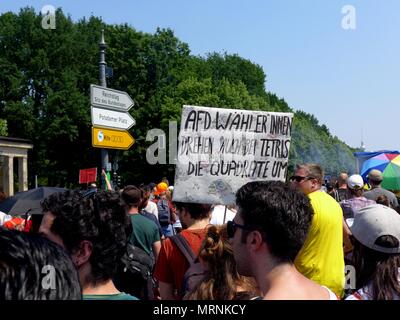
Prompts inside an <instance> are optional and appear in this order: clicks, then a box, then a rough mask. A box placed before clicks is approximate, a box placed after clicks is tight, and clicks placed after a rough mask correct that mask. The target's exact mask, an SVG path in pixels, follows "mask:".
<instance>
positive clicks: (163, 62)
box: [0, 8, 354, 187]
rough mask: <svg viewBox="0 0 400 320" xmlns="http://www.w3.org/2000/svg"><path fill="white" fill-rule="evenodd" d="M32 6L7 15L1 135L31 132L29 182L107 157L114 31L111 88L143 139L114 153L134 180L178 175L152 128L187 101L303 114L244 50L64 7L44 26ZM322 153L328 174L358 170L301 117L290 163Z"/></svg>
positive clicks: (0, 25) (0, 44)
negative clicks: (159, 161) (102, 120)
mask: <svg viewBox="0 0 400 320" xmlns="http://www.w3.org/2000/svg"><path fill="white" fill-rule="evenodd" d="M41 19H42V17H41V15H40V14H36V13H35V12H34V10H33V9H31V8H24V9H21V11H20V12H19V14H14V13H4V14H2V15H1V16H0V68H1V70H2V72H1V73H0V118H1V119H4V120H6V121H4V122H3V121H2V122H0V134H4V135H5V134H7V131H8V135H9V136H13V137H19V138H26V139H30V140H31V141H32V142H33V144H34V149H33V150H32V152H31V154H30V157H29V174H30V179H29V181H30V182H31V186H32V182H33V181H34V179H33V176H34V175H38V177H39V182H40V183H41V184H48V185H54V186H56V185H59V186H67V187H72V186H76V185H77V180H78V170H79V169H82V168H88V167H93V166H99V165H100V152H99V149H96V148H93V147H92V146H91V120H90V100H89V95H90V92H89V91H90V90H89V88H90V84H97V83H98V55H99V53H98V42H99V38H100V33H101V29H105V36H106V43H107V50H106V61H107V64H108V65H109V66H111V67H112V68H113V71H114V74H113V77H112V78H111V79H108V86H109V87H111V88H115V89H117V90H123V91H126V92H128V94H129V95H130V96H131V97H132V98H133V99H134V101H135V106H134V107H133V108H132V109H131V110H130V113H131V115H132V116H133V117H134V118H135V120H136V123H137V124H136V126H134V127H133V128H132V129H131V130H130V131H131V134H132V135H133V136H134V137H135V139H136V140H137V142H136V144H135V145H134V146H133V147H132V148H131V150H129V151H124V152H121V151H119V152H115V151H110V156H111V158H115V157H117V158H118V160H119V168H120V169H119V171H120V173H121V174H122V176H123V181H124V182H125V183H139V182H143V181H144V182H150V181H158V180H160V178H161V177H162V176H167V177H168V178H169V179H170V180H172V179H173V175H174V166H172V165H157V166H151V165H149V164H148V163H147V162H146V159H145V154H146V149H147V147H148V146H149V145H150V144H151V143H152V142H147V141H145V137H146V133H147V131H148V130H149V129H152V128H161V129H163V130H164V131H165V132H166V133H168V123H169V121H170V120H175V121H177V122H178V123H179V121H180V115H181V109H182V105H185V104H187V105H202V106H213V107H220V108H223V107H228V108H241V109H248V110H262V111H280V112H293V110H292V109H291V108H290V107H289V106H288V105H287V103H286V102H285V101H284V100H283V99H281V98H278V97H277V96H276V95H275V94H273V93H269V92H266V90H265V81H266V75H265V73H264V71H263V69H262V68H261V67H260V66H259V65H257V64H254V63H252V62H251V61H249V60H247V59H244V58H241V57H239V56H238V55H235V54H228V53H224V54H219V53H211V54H209V55H207V56H206V57H199V56H193V55H191V54H190V49H189V46H188V45H187V44H186V43H183V42H182V41H180V40H179V39H178V38H176V37H175V35H174V33H173V31H172V30H169V29H167V30H165V29H158V30H157V31H156V32H155V33H154V34H148V33H143V32H140V31H137V30H135V29H134V28H133V27H131V26H129V25H128V24H124V25H106V24H105V23H104V22H103V21H102V20H101V19H99V18H97V17H93V16H92V17H90V18H88V19H86V18H84V19H82V20H80V21H78V22H73V21H72V20H71V18H70V17H68V16H66V15H65V14H64V13H63V12H62V11H61V10H60V9H59V10H57V12H56V21H57V24H56V29H48V30H45V29H42V28H41ZM308 161H315V162H318V163H321V164H322V166H323V167H324V168H325V169H326V171H327V172H328V173H332V174H333V173H337V172H339V171H340V170H349V171H352V170H354V158H353V157H352V150H351V149H350V148H349V147H348V146H347V145H345V144H344V143H343V142H341V141H340V140H339V139H338V138H337V137H332V136H331V134H330V132H329V130H328V128H327V127H326V126H325V125H320V124H319V123H318V120H317V119H316V118H315V117H314V116H313V115H310V114H307V113H304V112H302V111H298V112H296V113H295V117H294V128H293V138H292V146H291V153H290V168H291V169H293V166H294V164H295V163H298V162H308Z"/></svg>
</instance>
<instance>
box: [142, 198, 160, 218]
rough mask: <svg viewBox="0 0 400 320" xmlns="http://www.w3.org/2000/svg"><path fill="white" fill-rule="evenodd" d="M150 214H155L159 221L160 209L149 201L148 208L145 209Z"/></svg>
mask: <svg viewBox="0 0 400 320" xmlns="http://www.w3.org/2000/svg"><path fill="white" fill-rule="evenodd" d="M144 210H145V211H147V212H148V213H151V214H154V215H155V216H156V218H157V220H158V209H157V205H156V204H155V203H154V202H153V201H148V202H147V206H146V207H145V208H144Z"/></svg>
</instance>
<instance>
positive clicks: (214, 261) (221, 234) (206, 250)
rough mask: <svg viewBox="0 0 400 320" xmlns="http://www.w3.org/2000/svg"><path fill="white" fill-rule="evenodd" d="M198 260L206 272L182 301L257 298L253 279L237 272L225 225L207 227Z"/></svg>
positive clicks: (257, 293) (256, 289)
mask: <svg viewBox="0 0 400 320" xmlns="http://www.w3.org/2000/svg"><path fill="white" fill-rule="evenodd" d="M198 258H199V260H200V262H201V264H202V266H203V268H204V269H205V270H206V273H205V276H204V278H203V279H202V281H200V282H199V283H198V284H197V286H196V287H195V288H194V289H193V290H192V291H191V292H189V293H188V294H186V296H185V297H184V300H250V299H253V298H255V297H257V296H258V295H259V291H258V288H257V284H256V282H255V280H254V279H253V278H249V277H243V276H241V275H239V273H238V272H237V269H236V262H235V259H234V257H233V250H232V246H231V244H230V243H229V239H228V234H227V230H226V225H222V226H210V227H208V229H207V234H206V237H205V239H204V241H203V244H202V246H201V249H200V253H199V256H198Z"/></svg>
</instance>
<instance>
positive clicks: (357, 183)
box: [347, 174, 364, 189]
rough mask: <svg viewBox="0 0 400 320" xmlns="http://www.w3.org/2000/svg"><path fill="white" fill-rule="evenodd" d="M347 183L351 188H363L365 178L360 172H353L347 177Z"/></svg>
mask: <svg viewBox="0 0 400 320" xmlns="http://www.w3.org/2000/svg"><path fill="white" fill-rule="evenodd" d="M347 185H348V187H349V188H350V189H362V187H363V186H364V180H363V178H362V177H361V176H360V175H359V174H353V175H351V176H350V177H349V178H348V179H347Z"/></svg>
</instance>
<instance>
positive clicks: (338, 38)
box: [0, 0, 400, 151]
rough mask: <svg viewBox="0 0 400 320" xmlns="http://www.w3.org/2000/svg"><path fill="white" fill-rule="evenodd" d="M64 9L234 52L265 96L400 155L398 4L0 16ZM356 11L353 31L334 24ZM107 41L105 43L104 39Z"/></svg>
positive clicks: (106, 8)
mask: <svg viewBox="0 0 400 320" xmlns="http://www.w3.org/2000/svg"><path fill="white" fill-rule="evenodd" d="M48 4H50V5H53V6H54V7H62V8H63V11H64V13H67V14H70V15H71V17H72V18H73V19H74V20H78V19H80V18H82V17H84V16H86V17H88V16H90V15H92V14H93V15H95V16H100V17H102V18H103V20H104V21H105V22H107V23H116V24H119V23H128V24H129V25H131V26H132V27H134V28H135V29H137V30H140V31H144V32H150V33H153V32H154V31H155V30H156V28H157V27H161V28H171V29H172V30H174V32H175V35H176V36H177V37H178V38H179V39H180V40H182V41H184V42H186V43H188V44H189V46H190V49H191V51H192V53H193V54H195V55H204V54H206V53H208V52H213V51H216V52H225V51H227V52H228V53H237V54H239V55H240V56H242V57H244V58H247V59H250V60H251V61H253V62H254V63H257V64H259V65H260V66H262V67H263V69H264V71H265V73H266V74H267V82H266V87H267V90H268V91H271V92H274V93H276V94H277V95H278V96H279V97H283V98H284V99H285V100H286V101H287V102H288V104H289V105H290V106H291V107H292V108H293V109H295V110H298V109H300V110H304V111H306V112H308V113H312V114H314V115H315V116H316V117H317V119H318V120H319V122H320V123H321V124H325V125H326V126H327V127H328V128H329V130H330V131H331V133H332V134H333V135H336V136H338V137H339V138H340V139H341V140H343V141H344V142H346V143H347V144H349V145H350V146H353V147H356V146H359V145H360V142H361V136H363V141H364V143H365V145H366V148H367V150H369V151H376V150H381V149H393V150H399V149H400V146H399V145H400V143H399V140H400V135H399V133H398V132H399V130H398V127H399V126H400V123H399V122H400V107H399V104H400V1H398V0H384V1H382V0H381V1H379V0H343V1H340V0H247V1H244V0H241V1H239V0H213V1H211V0H201V1H200V0H199V1H194V0H168V1H165V0H164V1H162V0H146V1H137V0H131V1H128V0H114V1H99V0H98V1H91V0H87V1H77V0H69V1H66V0H64V1H56V0H46V1H25V0H2V1H1V2H0V13H3V12H6V11H13V12H18V10H19V8H21V7H24V6H27V5H29V6H32V7H34V8H35V9H36V10H37V11H40V10H41V8H42V7H43V6H44V5H48ZM345 5H352V6H354V8H355V9H356V29H355V30H344V29H343V28H342V26H341V22H342V18H343V17H344V14H342V7H343V6H345ZM106 41H107V39H106Z"/></svg>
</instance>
